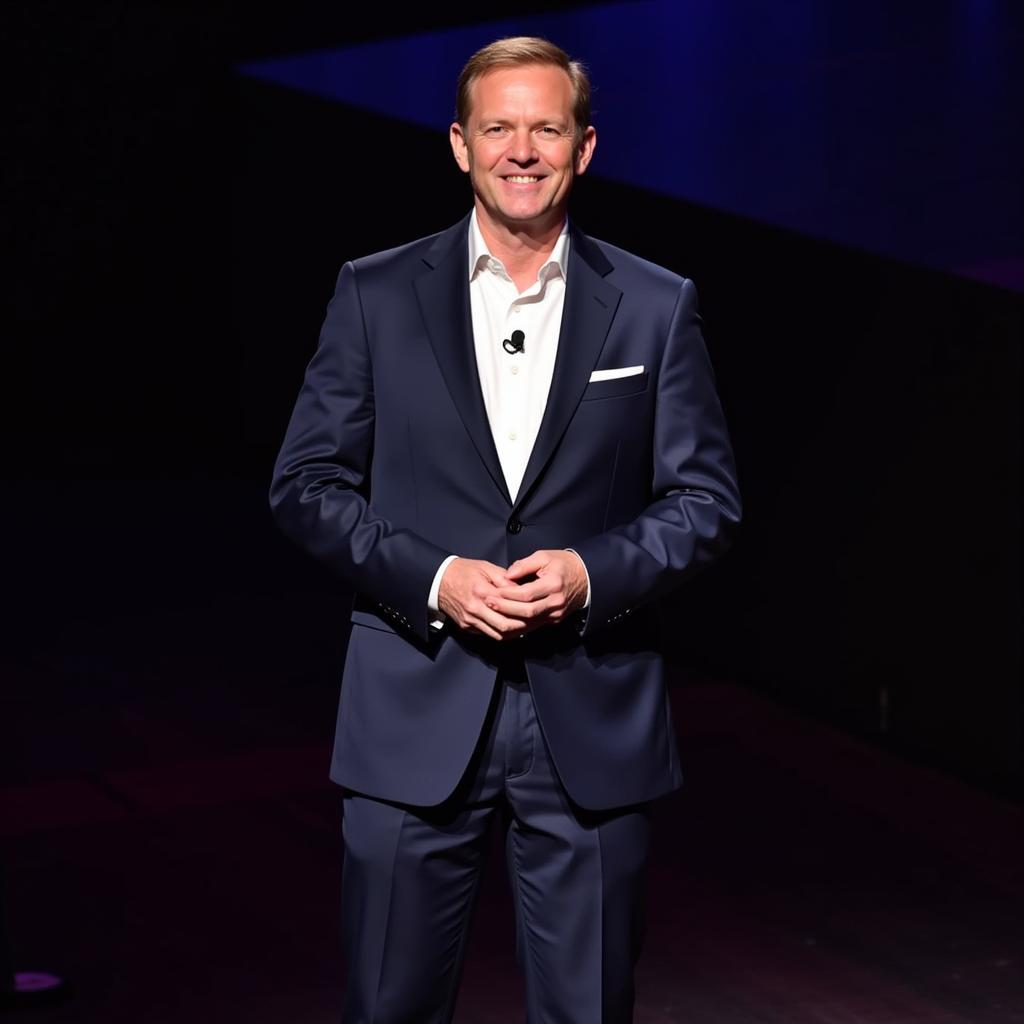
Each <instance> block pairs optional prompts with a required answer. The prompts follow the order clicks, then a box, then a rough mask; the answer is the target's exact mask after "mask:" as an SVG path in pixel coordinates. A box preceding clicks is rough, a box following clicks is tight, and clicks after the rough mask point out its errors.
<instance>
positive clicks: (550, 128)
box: [540, 124, 562, 139]
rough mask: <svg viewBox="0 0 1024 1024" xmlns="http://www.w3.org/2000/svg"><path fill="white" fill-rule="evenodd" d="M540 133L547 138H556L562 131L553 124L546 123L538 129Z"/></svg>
mask: <svg viewBox="0 0 1024 1024" xmlns="http://www.w3.org/2000/svg"><path fill="white" fill-rule="evenodd" d="M540 134H541V135H544V136H545V137H547V138H549V139H556V138H558V136H560V135H561V134H562V133H561V132H560V131H559V130H558V129H557V128H556V127H555V126H554V125H551V124H546V125H544V126H543V127H542V128H541V129H540Z"/></svg>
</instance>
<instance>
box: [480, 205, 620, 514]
mask: <svg viewBox="0 0 1024 1024" xmlns="http://www.w3.org/2000/svg"><path fill="white" fill-rule="evenodd" d="M569 230H570V238H571V242H570V249H569V273H568V279H567V280H566V283H565V303H564V305H563V307H562V325H561V329H560V331H559V335H558V353H557V354H556V356H555V370H554V373H553V375H552V378H551V389H550V391H549V392H548V400H547V405H546V406H545V408H544V416H543V418H542V419H541V424H540V430H539V431H538V432H537V440H536V442H535V443H534V446H533V451H532V452H531V453H530V459H529V462H528V463H527V465H526V473H525V474H524V476H523V482H522V484H521V486H520V488H519V493H518V494H517V495H516V507H518V506H520V505H521V504H522V503H523V501H524V500H525V499H526V497H527V495H528V494H529V492H530V489H531V488H532V487H533V485H534V483H536V481H537V478H538V477H539V476H540V474H541V473H542V472H543V470H544V467H545V466H546V465H547V464H548V461H549V460H550V459H551V456H552V455H553V454H554V451H555V448H557V446H558V442H559V441H560V440H561V439H562V435H563V434H564V433H565V429H566V427H568V425H569V421H570V420H571V419H572V417H573V414H574V413H575V412H576V406H577V405H579V402H580V398H581V397H582V396H583V391H584V389H585V388H586V386H587V383H588V381H589V380H590V374H591V371H592V370H593V369H594V364H595V363H596V362H597V359H598V356H600V354H601V348H602V347H603V346H604V341H605V338H606V337H607V336H608V330H609V328H610V327H611V324H612V319H613V318H614V316H615V311H616V309H617V308H618V305H619V300H620V299H621V298H622V292H621V291H620V290H619V289H618V288H616V287H615V285H613V284H610V283H609V282H607V281H605V280H604V276H605V275H606V274H608V273H609V272H610V271H611V269H612V265H611V264H610V263H609V262H608V260H607V259H606V258H605V256H604V253H602V252H601V250H600V249H599V248H598V247H597V246H596V245H595V244H594V243H593V242H592V241H591V240H590V239H589V238H587V236H586V235H584V234H583V233H582V232H580V231H578V230H577V229H576V228H575V227H574V226H573V225H571V224H570V228H569ZM474 365H475V364H474ZM481 401H482V400H481ZM485 422H486V417H485ZM488 436H490V434H489V433H488Z"/></svg>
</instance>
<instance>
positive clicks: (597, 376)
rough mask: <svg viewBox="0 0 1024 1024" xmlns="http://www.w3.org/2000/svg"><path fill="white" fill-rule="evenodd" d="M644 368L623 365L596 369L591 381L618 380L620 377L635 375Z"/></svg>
mask: <svg viewBox="0 0 1024 1024" xmlns="http://www.w3.org/2000/svg"><path fill="white" fill-rule="evenodd" d="M643 372H644V368H643V367H642V366H623V367H620V368H619V369H617V370H595V371H594V372H593V373H592V374H591V375H590V381H591V383H593V382H594V381H595V380H616V379H618V378H619V377H635V376H636V375H637V374H638V373H643Z"/></svg>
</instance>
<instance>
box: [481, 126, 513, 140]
mask: <svg viewBox="0 0 1024 1024" xmlns="http://www.w3.org/2000/svg"><path fill="white" fill-rule="evenodd" d="M507 130H508V129H506V127H505V126H504V125H503V124H489V125H487V127H486V128H484V130H483V134H484V135H489V136H491V138H500V137H501V136H502V135H504V134H505V133H506V131H507Z"/></svg>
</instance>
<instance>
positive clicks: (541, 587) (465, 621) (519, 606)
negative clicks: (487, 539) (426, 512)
mask: <svg viewBox="0 0 1024 1024" xmlns="http://www.w3.org/2000/svg"><path fill="white" fill-rule="evenodd" d="M586 599H587V573H586V570H585V569H584V567H583V560H582V559H581V558H580V556H579V555H577V554H576V553H575V552H574V551H563V550H559V549H556V550H553V551H535V552H534V553H533V554H532V555H528V556H527V557H526V558H520V559H519V560H518V561H516V562H513V563H512V564H511V565H510V566H509V567H508V568H507V569H502V568H501V566H499V565H494V563H493V562H486V561H482V560H480V559H475V558H456V559H455V561H453V562H451V563H450V564H449V566H448V568H447V569H445V572H444V575H443V576H442V577H441V588H440V590H439V592H438V601H437V603H438V606H439V607H440V609H441V611H442V612H444V614H445V615H447V616H448V618H449V619H451V620H453V621H454V622H455V623H456V625H458V626H459V627H460V628H461V629H465V630H469V631H470V632H475V633H483V634H484V635H485V636H489V637H490V638H491V639H492V640H508V639H511V638H514V637H519V636H523V635H524V634H526V633H532V632H533V631H534V630H535V629H541V628H543V627H544V626H553V625H556V624H557V623H559V622H562V621H563V620H564V619H565V618H566V617H567V616H568V615H571V614H572V613H573V612H575V611H576V610H577V609H578V608H582V607H583V604H584V602H585V601H586Z"/></svg>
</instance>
